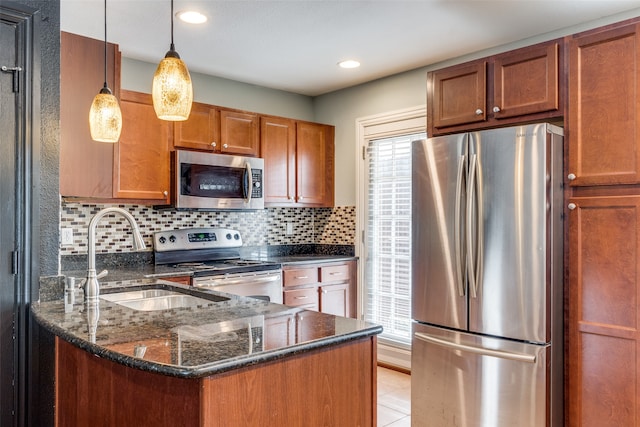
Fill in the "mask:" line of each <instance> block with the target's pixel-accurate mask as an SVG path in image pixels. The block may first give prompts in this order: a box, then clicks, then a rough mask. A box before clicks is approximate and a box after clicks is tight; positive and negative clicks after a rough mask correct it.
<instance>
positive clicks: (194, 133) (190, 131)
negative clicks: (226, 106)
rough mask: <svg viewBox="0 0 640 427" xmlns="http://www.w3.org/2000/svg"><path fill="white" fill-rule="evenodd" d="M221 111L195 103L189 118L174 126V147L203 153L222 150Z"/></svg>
mask: <svg viewBox="0 0 640 427" xmlns="http://www.w3.org/2000/svg"><path fill="white" fill-rule="evenodd" d="M220 145H221V144H220V110H219V109H218V108H216V107H214V106H212V105H208V104H202V103H199V102H194V103H193V104H192V105H191V113H190V114H189V118H188V119H187V120H185V121H183V122H175V123H174V124H173V146H174V147H175V148H186V149H192V150H203V151H219V150H220Z"/></svg>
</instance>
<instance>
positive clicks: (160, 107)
mask: <svg viewBox="0 0 640 427" xmlns="http://www.w3.org/2000/svg"><path fill="white" fill-rule="evenodd" d="M152 95H153V108H154V110H155V111H156V115H157V116H158V118H159V119H161V120H170V121H182V120H187V119H188V118H189V113H191V104H192V103H193V86H192V85H191V76H190V75H189V70H188V69H187V66H186V65H185V63H184V62H183V61H182V60H181V59H180V56H179V55H178V54H177V53H176V51H175V50H173V49H171V50H170V51H169V52H167V55H166V56H165V57H164V59H163V60H162V61H160V64H158V68H157V69H156V73H155V75H154V76H153V87H152Z"/></svg>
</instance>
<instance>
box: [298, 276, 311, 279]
mask: <svg viewBox="0 0 640 427" xmlns="http://www.w3.org/2000/svg"><path fill="white" fill-rule="evenodd" d="M308 278H309V276H296V279H308Z"/></svg>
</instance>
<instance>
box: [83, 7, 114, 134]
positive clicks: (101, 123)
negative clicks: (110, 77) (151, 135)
mask: <svg viewBox="0 0 640 427" xmlns="http://www.w3.org/2000/svg"><path fill="white" fill-rule="evenodd" d="M89 130H90V131H91V139H93V140H94V141H99V142H113V143H115V142H118V140H119V139H120V132H121V131H122V112H121V111H120V105H118V99H117V98H116V97H115V96H114V95H113V94H112V93H111V89H109V86H108V85H107V0H104V86H103V87H102V89H100V92H98V94H97V95H96V96H95V98H93V102H92V103H91V109H90V110H89Z"/></svg>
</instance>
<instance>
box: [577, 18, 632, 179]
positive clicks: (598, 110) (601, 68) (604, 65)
mask: <svg viewBox="0 0 640 427" xmlns="http://www.w3.org/2000/svg"><path fill="white" fill-rule="evenodd" d="M638 28H639V24H631V25H626V26H623V27H620V28H613V29H607V30H601V31H591V32H586V33H582V34H578V35H575V36H573V37H568V40H569V42H568V44H569V120H568V127H569V176H570V184H571V185H573V186H582V185H584V186H589V185H612V184H636V183H640V146H639V142H640V121H639V118H640V104H639V102H640V101H639V100H640V93H639V90H640V88H639V85H640V64H639V60H640V37H639V34H640V33H639V31H638ZM574 177H575V178H574ZM572 178H574V179H572Z"/></svg>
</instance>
